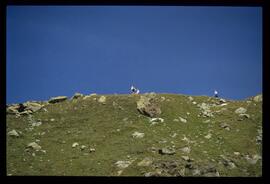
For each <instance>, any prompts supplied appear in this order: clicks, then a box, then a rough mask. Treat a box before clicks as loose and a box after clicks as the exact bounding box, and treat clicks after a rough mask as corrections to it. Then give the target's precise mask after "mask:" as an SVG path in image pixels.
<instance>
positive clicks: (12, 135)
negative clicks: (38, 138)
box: [8, 130, 20, 137]
mask: <svg viewBox="0 0 270 184" xmlns="http://www.w3.org/2000/svg"><path fill="white" fill-rule="evenodd" d="M8 135H9V136H11V137H19V136H20V135H19V133H18V132H17V131H16V130H12V131H9V132H8Z"/></svg>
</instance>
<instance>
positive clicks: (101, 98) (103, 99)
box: [98, 96, 106, 105]
mask: <svg viewBox="0 0 270 184" xmlns="http://www.w3.org/2000/svg"><path fill="white" fill-rule="evenodd" d="M98 102H99V103H101V104H103V105H105V104H106V97H105V96H101V97H100V98H99V99H98Z"/></svg>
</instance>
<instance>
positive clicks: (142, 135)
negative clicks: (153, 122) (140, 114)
mask: <svg viewBox="0 0 270 184" xmlns="http://www.w3.org/2000/svg"><path fill="white" fill-rule="evenodd" d="M132 137H133V138H143V137H144V133H140V132H134V133H133V134H132Z"/></svg>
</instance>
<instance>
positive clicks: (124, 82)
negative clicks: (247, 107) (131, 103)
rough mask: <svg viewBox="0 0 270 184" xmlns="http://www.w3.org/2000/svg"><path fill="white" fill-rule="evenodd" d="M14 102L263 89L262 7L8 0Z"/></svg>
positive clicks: (242, 93) (244, 93)
mask: <svg viewBox="0 0 270 184" xmlns="http://www.w3.org/2000/svg"><path fill="white" fill-rule="evenodd" d="M6 29H7V37H6V43H7V59H6V64H7V88H6V90H7V103H20V102H25V101H29V100H42V101H43V100H48V99H49V98H50V97H53V96H60V95H64V96H69V97H71V96H72V95H73V94H74V93H75V92H80V93H83V94H90V93H98V94H114V93H117V94H127V93H129V89H130V86H131V85H132V84H133V85H134V86H135V87H138V88H139V89H140V91H141V92H142V93H145V92H156V93H177V94H185V95H208V96H212V95H213V90H214V89H216V90H218V91H219V93H220V95H221V97H223V98H228V99H238V100H239V99H244V98H247V97H250V96H254V95H256V94H258V93H262V9H261V8H260V7H214V6H212V7H206V6H204V7H196V6H190V7H188V6H187V7H185V6H8V8H7V26H6Z"/></svg>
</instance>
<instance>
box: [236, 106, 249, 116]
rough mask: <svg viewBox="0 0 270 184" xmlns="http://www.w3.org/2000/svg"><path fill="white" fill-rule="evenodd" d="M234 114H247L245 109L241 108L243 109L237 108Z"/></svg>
mask: <svg viewBox="0 0 270 184" xmlns="http://www.w3.org/2000/svg"><path fill="white" fill-rule="evenodd" d="M234 112H235V113H236V114H244V113H246V112H247V109H245V108H243V107H239V108H238V109H236V110H235V111H234Z"/></svg>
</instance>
